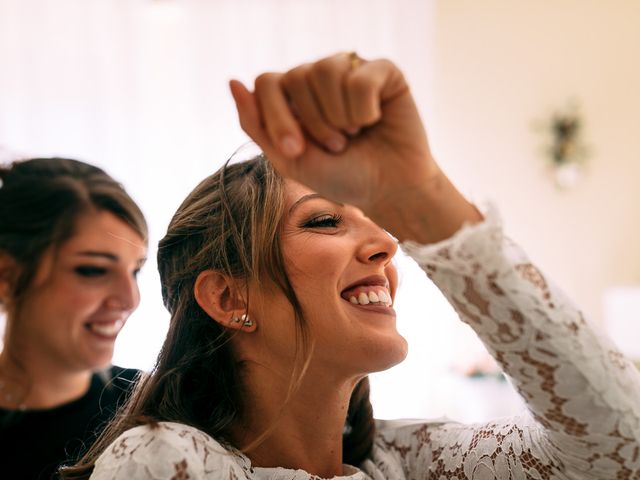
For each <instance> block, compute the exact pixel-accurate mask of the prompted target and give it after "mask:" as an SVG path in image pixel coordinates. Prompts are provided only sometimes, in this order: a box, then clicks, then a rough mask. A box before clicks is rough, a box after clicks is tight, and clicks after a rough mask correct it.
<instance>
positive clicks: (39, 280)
mask: <svg viewBox="0 0 640 480" xmlns="http://www.w3.org/2000/svg"><path fill="white" fill-rule="evenodd" d="M146 250H147V249H146V245H145V242H144V240H143V239H142V238H141V237H140V236H139V235H138V234H137V233H136V232H135V231H134V230H133V229H132V228H131V227H130V226H128V225H127V224H126V223H124V222H123V221H121V220H120V219H118V218H117V217H115V216H114V215H113V214H111V213H109V212H106V211H99V212H97V213H92V214H87V215H84V216H81V217H80V218H79V219H78V220H77V222H76V227H75V233H74V235H73V236H72V237H71V238H70V239H69V240H67V241H66V242H64V243H63V244H62V245H61V246H60V247H59V248H58V249H56V250H54V249H50V250H49V251H47V252H46V253H45V255H44V256H43V258H42V260H41V262H40V265H39V268H38V271H37V273H36V275H35V276H34V279H33V281H32V284H31V285H30V287H29V289H28V290H27V292H26V294H25V298H24V300H23V301H22V303H21V305H20V308H19V311H17V312H15V316H16V318H14V319H12V328H11V338H10V339H8V341H10V342H12V343H13V346H14V347H15V348H16V349H19V350H17V351H20V352H23V353H25V354H27V357H26V358H34V357H35V356H37V357H38V358H46V359H47V361H49V362H51V363H52V364H55V365H56V366H58V367H59V368H64V369H67V370H69V371H80V370H86V369H96V368H101V367H104V366H106V365H108V364H109V362H110V361H111V357H112V355H113V347H114V342H115V339H116V337H117V336H118V333H119V332H120V330H121V329H122V327H123V326H124V324H125V322H126V320H127V318H128V317H129V315H130V314H131V313H132V312H133V311H134V310H135V309H136V307H137V306H138V304H139V301H140V297H139V292H138V285H137V281H136V276H137V274H138V271H139V270H140V268H141V266H142V264H143V262H144V259H145V256H146Z"/></svg>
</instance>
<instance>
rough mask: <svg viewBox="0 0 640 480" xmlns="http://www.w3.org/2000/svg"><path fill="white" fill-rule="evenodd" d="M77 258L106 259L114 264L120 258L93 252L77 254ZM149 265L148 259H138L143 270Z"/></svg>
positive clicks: (106, 253) (107, 253) (110, 254)
mask: <svg viewBox="0 0 640 480" xmlns="http://www.w3.org/2000/svg"><path fill="white" fill-rule="evenodd" d="M76 256H78V257H92V258H96V257H97V258H106V259H107V260H110V261H112V262H118V261H119V260H120V258H119V257H118V256H117V255H114V254H113V253H109V252H98V251H93V250H85V251H82V252H77V253H76ZM145 263H147V257H141V258H139V259H138V265H139V266H140V267H141V268H142V266H143V265H144V264H145Z"/></svg>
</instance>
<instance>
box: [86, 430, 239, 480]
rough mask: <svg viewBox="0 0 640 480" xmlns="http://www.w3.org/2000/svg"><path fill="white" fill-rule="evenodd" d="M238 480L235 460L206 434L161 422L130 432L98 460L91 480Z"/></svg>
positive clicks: (123, 435) (237, 467)
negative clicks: (213, 479)
mask: <svg viewBox="0 0 640 480" xmlns="http://www.w3.org/2000/svg"><path fill="white" fill-rule="evenodd" d="M211 478H215V479H221V480H222V479H224V480H240V479H246V478H247V476H246V475H245V472H244V471H243V468H242V467H241V466H240V465H239V464H238V461H237V459H236V457H235V456H234V455H233V454H232V453H231V452H229V451H228V450H226V449H225V448H224V447H222V446H221V445H220V444H219V443H218V442H216V441H215V440H214V439H213V438H211V437H210V436H209V435H207V434H206V433H204V432H202V431H200V430H198V429H196V428H194V427H190V426H188V425H182V424H179V423H172V422H161V423H159V424H158V425H157V426H155V427H150V426H148V425H144V426H140V427H135V428H132V429H131V430H127V431H126V432H124V433H123V434H122V435H120V436H119V437H118V438H117V439H116V440H115V441H114V442H113V443H112V444H111V445H110V446H109V447H108V448H107V449H106V450H105V451H104V452H103V454H102V455H101V456H100V457H99V458H98V460H97V461H96V465H95V469H94V471H93V474H92V475H91V480H131V479H136V480H161V479H162V480H169V479H171V480H186V479H189V480H199V479H211Z"/></svg>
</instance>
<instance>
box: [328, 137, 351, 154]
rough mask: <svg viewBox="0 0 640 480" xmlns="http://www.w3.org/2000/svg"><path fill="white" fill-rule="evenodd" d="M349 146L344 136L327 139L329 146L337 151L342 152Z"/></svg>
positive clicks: (333, 150)
mask: <svg viewBox="0 0 640 480" xmlns="http://www.w3.org/2000/svg"><path fill="white" fill-rule="evenodd" d="M346 146H347V141H346V140H345V138H344V137H342V136H340V137H333V138H330V139H329V140H327V148H328V149H329V150H331V151H332V152H335V153H340V152H341V151H343V150H344V147H346Z"/></svg>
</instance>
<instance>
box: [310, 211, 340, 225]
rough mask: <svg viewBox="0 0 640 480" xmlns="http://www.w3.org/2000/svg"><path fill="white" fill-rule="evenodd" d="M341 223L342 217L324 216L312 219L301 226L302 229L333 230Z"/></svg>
mask: <svg viewBox="0 0 640 480" xmlns="http://www.w3.org/2000/svg"><path fill="white" fill-rule="evenodd" d="M341 223H342V215H338V214H326V215H320V216H318V217H314V218H312V219H310V220H307V221H305V222H304V223H303V224H302V227H304V228H335V227H338V226H339V225H340V224H341Z"/></svg>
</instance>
